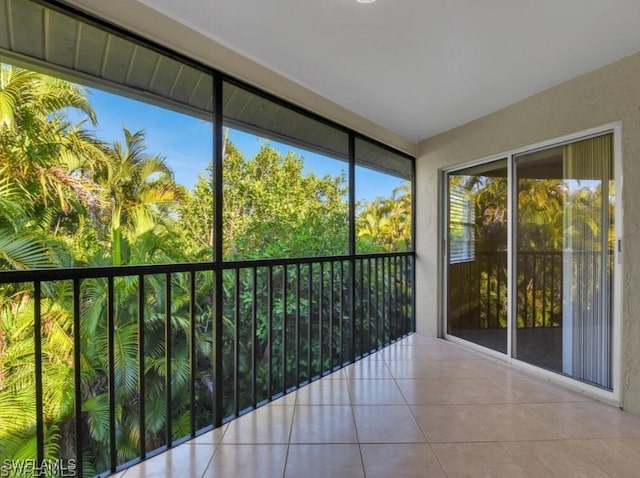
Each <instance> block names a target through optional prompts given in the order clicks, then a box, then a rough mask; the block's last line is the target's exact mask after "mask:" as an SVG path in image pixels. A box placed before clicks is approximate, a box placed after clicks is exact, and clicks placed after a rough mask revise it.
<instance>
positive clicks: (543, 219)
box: [513, 134, 614, 389]
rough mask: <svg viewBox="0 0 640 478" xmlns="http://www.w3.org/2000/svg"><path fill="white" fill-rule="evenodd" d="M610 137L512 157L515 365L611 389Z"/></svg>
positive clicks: (612, 242)
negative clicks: (536, 367)
mask: <svg viewBox="0 0 640 478" xmlns="http://www.w3.org/2000/svg"><path fill="white" fill-rule="evenodd" d="M612 139H613V138H612V135H611V134H607V135H603V136H599V137H595V138H590V139H586V140H582V141H578V142H575V143H572V144H567V145H563V146H557V147H553V148H548V149H545V150H542V151H536V152H533V153H526V154H522V155H519V156H516V157H515V182H516V194H515V197H516V205H517V207H516V211H517V218H516V235H515V247H516V258H515V287H516V291H515V294H514V300H515V302H516V304H515V321H516V323H515V334H514V337H513V342H514V343H513V355H514V357H515V358H517V359H519V360H522V361H525V362H528V363H531V364H533V365H537V366H540V367H544V368H547V369H550V370H553V371H556V372H560V373H563V374H565V375H568V376H571V377H573V378H576V379H579V380H582V381H585V382H589V383H592V384H595V385H598V386H601V387H604V388H607V389H610V388H611V387H612V381H611V380H612V364H611V346H612V345H611V336H612V334H611V327H612V312H611V308H612V302H611V296H612V294H611V287H612V283H613V280H612V277H613V247H614V223H613V219H614V214H613V211H614V177H613V146H612Z"/></svg>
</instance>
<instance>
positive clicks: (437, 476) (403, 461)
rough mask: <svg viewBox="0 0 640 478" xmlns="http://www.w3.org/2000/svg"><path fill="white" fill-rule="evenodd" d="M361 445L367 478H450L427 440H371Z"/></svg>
mask: <svg viewBox="0 0 640 478" xmlns="http://www.w3.org/2000/svg"><path fill="white" fill-rule="evenodd" d="M360 449H361V451H362V460H363V462H364V471H365V474H366V476H367V478H390V477H402V478H425V477H428V478H446V475H445V474H444V470H443V469H442V467H441V466H440V463H438V460H437V458H436V456H435V455H434V453H433V451H432V450H431V447H430V446H429V445H427V444H421V443H403V444H401V445H399V444H378V445H373V444H371V445H361V446H360Z"/></svg>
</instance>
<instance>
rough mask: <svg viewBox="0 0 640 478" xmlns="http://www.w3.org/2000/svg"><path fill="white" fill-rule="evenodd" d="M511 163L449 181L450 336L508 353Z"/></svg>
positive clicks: (487, 166) (464, 172)
mask: <svg viewBox="0 0 640 478" xmlns="http://www.w3.org/2000/svg"><path fill="white" fill-rule="evenodd" d="M507 191H508V183H507V160H506V159H503V160H499V161H494V162H491V163H488V164H483V165H481V166H475V167H471V168H466V169H463V170H458V171H455V172H451V173H449V174H448V175H447V210H448V216H447V217H448V222H447V244H448V247H447V250H448V258H447V293H446V294H447V297H446V301H447V304H446V305H447V310H446V315H447V333H448V334H449V335H453V336H456V337H460V338H463V339H465V340H468V341H471V342H474V343H476V344H479V345H482V346H485V347H488V348H490V349H493V350H497V351H499V352H502V353H507V310H508V308H507V291H508V279H507Z"/></svg>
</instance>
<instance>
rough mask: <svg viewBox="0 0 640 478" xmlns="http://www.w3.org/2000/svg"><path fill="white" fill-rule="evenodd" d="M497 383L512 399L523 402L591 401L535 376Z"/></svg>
mask: <svg viewBox="0 0 640 478" xmlns="http://www.w3.org/2000/svg"><path fill="white" fill-rule="evenodd" d="M497 383H498V384H499V385H500V386H501V387H502V388H503V389H504V390H505V393H507V395H508V396H509V397H511V398H512V399H513V400H514V401H518V402H523V403H536V402H540V403H545V402H589V401H592V399H590V398H589V397H586V396H584V395H580V394H578V393H574V392H572V391H570V390H567V389H565V388H563V387H561V386H558V385H555V384H551V383H549V382H545V381H542V380H538V379H536V378H530V377H513V378H510V379H509V380H505V381H503V382H502V383H499V382H497Z"/></svg>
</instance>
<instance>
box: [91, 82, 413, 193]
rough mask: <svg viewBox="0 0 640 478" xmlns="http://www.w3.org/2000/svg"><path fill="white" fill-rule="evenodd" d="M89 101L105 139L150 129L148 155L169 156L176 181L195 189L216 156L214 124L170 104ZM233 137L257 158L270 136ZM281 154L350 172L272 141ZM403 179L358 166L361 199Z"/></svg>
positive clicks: (95, 97)
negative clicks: (167, 107) (266, 138)
mask: <svg viewBox="0 0 640 478" xmlns="http://www.w3.org/2000/svg"><path fill="white" fill-rule="evenodd" d="M90 101H91V104H92V105H93V108H94V110H95V111H96V115H97V117H98V126H97V128H96V131H97V135H98V137H99V138H101V139H102V140H104V141H108V142H110V143H112V142H114V141H120V142H122V141H123V140H124V135H123V133H122V128H123V127H126V128H127V129H128V130H129V131H130V132H132V133H135V132H136V131H139V130H144V131H145V133H146V144H147V151H148V153H149V154H159V155H161V156H164V157H165V158H166V160H167V162H168V164H169V165H170V166H171V168H172V169H173V171H174V174H175V177H176V180H177V181H178V182H179V183H181V184H183V185H185V186H187V187H189V188H190V187H192V186H193V184H194V183H195V181H196V178H197V177H198V174H199V173H200V172H202V171H204V170H205V168H206V167H207V165H208V164H209V162H210V161H211V158H212V156H213V139H212V138H213V136H212V125H211V123H209V122H207V121H204V120H202V119H199V118H195V117H192V116H188V115H185V114H181V113H177V112H174V111H171V110H167V109H165V108H160V107H156V106H154V105H151V104H148V103H143V102H140V101H136V100H132V99H129V98H125V97H122V96H119V95H114V94H110V93H106V92H104V91H101V90H97V89H93V88H92V89H90ZM229 139H230V140H231V141H232V142H233V143H234V144H235V145H236V147H237V148H238V149H239V150H240V151H242V152H243V154H244V156H245V158H251V157H253V156H254V155H255V154H256V153H257V152H258V150H259V149H260V146H261V145H262V144H264V142H265V141H267V140H265V139H263V138H259V137H257V136H256V135H253V134H247V133H243V132H241V131H237V130H230V132H229ZM269 144H270V145H271V146H273V147H274V148H275V149H277V150H279V151H280V152H282V153H286V152H288V151H291V150H293V151H295V152H296V153H298V154H299V155H300V156H302V157H303V159H304V163H305V169H306V170H307V171H310V172H314V173H315V174H316V175H319V176H324V175H326V174H329V175H332V176H336V175H338V174H340V173H341V171H344V172H345V176H346V173H347V170H348V166H347V163H345V162H343V161H338V160H334V159H331V158H327V157H325V156H321V155H318V154H315V153H312V152H310V151H305V150H301V149H299V148H294V147H291V146H287V145H285V144H281V143H278V142H276V141H271V140H269ZM400 182H401V181H400V179H398V178H394V177H391V176H388V175H385V174H381V173H377V172H375V171H371V170H367V169H364V168H357V169H356V198H357V199H358V200H362V199H364V200H368V201H370V200H372V199H374V198H375V197H377V196H383V197H387V196H390V195H391V194H392V192H393V189H394V188H395V187H397V186H398V185H399V184H400Z"/></svg>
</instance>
